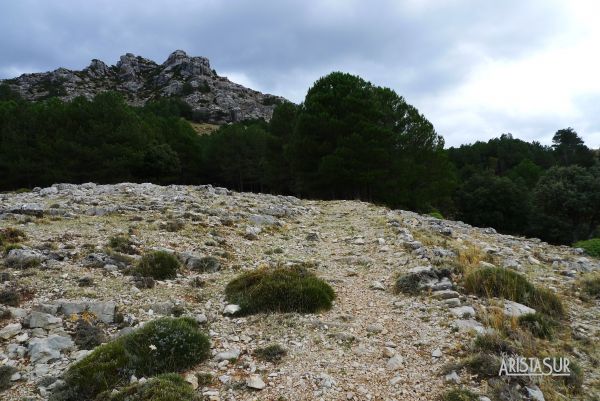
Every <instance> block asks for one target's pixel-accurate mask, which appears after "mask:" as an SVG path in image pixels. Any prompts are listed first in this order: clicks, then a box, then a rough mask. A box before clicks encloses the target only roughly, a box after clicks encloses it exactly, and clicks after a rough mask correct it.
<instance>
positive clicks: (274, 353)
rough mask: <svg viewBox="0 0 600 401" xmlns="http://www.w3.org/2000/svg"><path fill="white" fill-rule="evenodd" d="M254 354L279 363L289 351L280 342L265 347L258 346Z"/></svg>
mask: <svg viewBox="0 0 600 401" xmlns="http://www.w3.org/2000/svg"><path fill="white" fill-rule="evenodd" d="M254 355H256V357H258V358H260V359H262V360H264V361H268V362H273V363H277V362H279V361H281V360H282V359H283V357H284V356H286V355H287V351H286V349H285V348H283V347H282V346H281V345H279V344H271V345H269V346H266V347H263V348H257V349H256V350H255V351H254Z"/></svg>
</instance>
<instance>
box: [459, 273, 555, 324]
mask: <svg viewBox="0 0 600 401" xmlns="http://www.w3.org/2000/svg"><path fill="white" fill-rule="evenodd" d="M464 287H465V290H466V291H467V292H469V293H473V294H477V295H479V296H483V297H499V298H505V299H509V300H511V301H514V302H518V303H521V304H524V305H527V306H530V307H532V308H534V309H536V310H537V311H539V312H542V313H545V314H547V315H549V316H554V317H562V316H563V315H564V313H565V310H564V307H563V305H562V302H561V300H560V299H559V298H558V296H557V295H556V294H554V293H553V292H551V291H549V290H547V289H544V288H537V287H535V286H534V285H533V284H531V283H530V282H529V281H528V280H527V279H526V278H525V277H523V276H522V275H520V274H519V273H516V272H514V271H512V270H509V269H505V268H497V267H486V268H480V269H477V270H474V271H472V272H471V273H469V274H467V275H466V276H465V278H464Z"/></svg>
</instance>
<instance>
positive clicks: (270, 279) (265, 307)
mask: <svg viewBox="0 0 600 401" xmlns="http://www.w3.org/2000/svg"><path fill="white" fill-rule="evenodd" d="M225 295H226V298H227V301H228V302H231V303H234V304H237V305H239V306H240V307H241V308H242V309H241V313H242V314H252V313H259V312H300V313H314V312H318V311H321V310H328V309H331V303H332V301H333V300H334V299H335V292H334V291H333V288H331V286H330V285H329V284H327V283H326V282H324V281H323V280H321V279H319V278H318V277H317V276H315V275H314V274H313V273H311V272H309V271H308V270H307V269H306V268H304V267H292V268H274V269H259V270H255V271H251V272H247V273H243V274H241V275H239V276H238V277H236V278H234V279H233V280H232V281H231V282H229V284H227V287H226V288H225Z"/></svg>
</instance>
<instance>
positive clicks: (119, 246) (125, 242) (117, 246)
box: [108, 235, 138, 255]
mask: <svg viewBox="0 0 600 401" xmlns="http://www.w3.org/2000/svg"><path fill="white" fill-rule="evenodd" d="M108 246H109V247H110V248H111V249H112V250H114V251H117V252H121V253H126V254H128V255H135V254H137V253H138V251H137V249H135V247H134V246H133V242H132V241H131V238H129V237H128V236H125V235H116V236H114V237H111V238H110V239H109V240H108Z"/></svg>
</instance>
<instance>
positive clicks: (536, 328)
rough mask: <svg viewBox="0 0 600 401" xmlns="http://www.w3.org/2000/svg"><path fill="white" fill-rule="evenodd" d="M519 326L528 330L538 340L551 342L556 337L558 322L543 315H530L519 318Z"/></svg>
mask: <svg viewBox="0 0 600 401" xmlns="http://www.w3.org/2000/svg"><path fill="white" fill-rule="evenodd" d="M518 322H519V326H521V327H523V328H526V329H527V330H529V331H530V332H531V334H533V335H534V336H536V337H538V338H545V339H547V340H551V339H552V338H553V337H554V328H555V326H556V322H554V321H553V320H551V319H549V318H547V317H546V316H544V315H543V314H541V313H528V314H526V315H522V316H519V319H518Z"/></svg>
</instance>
